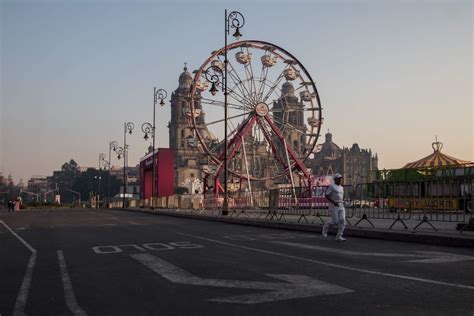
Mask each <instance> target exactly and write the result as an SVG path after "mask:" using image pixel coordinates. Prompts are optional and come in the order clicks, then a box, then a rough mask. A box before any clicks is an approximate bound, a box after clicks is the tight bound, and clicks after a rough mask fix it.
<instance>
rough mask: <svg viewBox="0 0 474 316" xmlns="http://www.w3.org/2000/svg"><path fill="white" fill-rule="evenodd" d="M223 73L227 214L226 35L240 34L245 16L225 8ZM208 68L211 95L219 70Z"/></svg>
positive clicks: (226, 209)
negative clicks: (231, 30)
mask: <svg viewBox="0 0 474 316" xmlns="http://www.w3.org/2000/svg"><path fill="white" fill-rule="evenodd" d="M224 14H225V17H224V73H222V72H221V74H222V83H223V92H224V156H225V159H224V203H223V205H222V215H227V214H228V213H229V203H228V198H227V159H228V155H227V64H228V60H227V35H230V29H231V28H233V29H235V32H234V33H233V34H232V36H234V37H235V38H236V39H237V40H238V39H239V38H240V37H241V36H242V34H241V33H240V28H241V27H243V26H244V24H245V18H244V16H243V15H242V13H240V12H238V11H232V12H230V13H229V14H227V9H226V10H225V12H224ZM210 68H212V69H213V71H214V73H213V74H210V73H209V71H210ZM210 68H208V69H207V70H206V72H205V76H206V79H207V80H208V81H209V82H210V83H212V86H211V89H210V90H209V92H211V94H212V95H215V94H216V93H217V88H216V85H217V84H218V83H219V71H218V70H217V69H216V68H213V67H212V66H211V67H210Z"/></svg>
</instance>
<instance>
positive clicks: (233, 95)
mask: <svg viewBox="0 0 474 316" xmlns="http://www.w3.org/2000/svg"><path fill="white" fill-rule="evenodd" d="M227 93H228V95H229V96H230V97H231V98H232V99H234V100H235V101H237V102H239V103H241V104H243V105H245V109H246V110H250V109H251V108H252V106H251V104H250V102H249V100H248V99H246V98H245V97H244V96H242V95H240V94H239V93H238V92H236V91H235V86H234V87H233V88H232V89H230V90H227Z"/></svg>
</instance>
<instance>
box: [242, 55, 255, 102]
mask: <svg viewBox="0 0 474 316" xmlns="http://www.w3.org/2000/svg"><path fill="white" fill-rule="evenodd" d="M246 50H247V55H249V56H251V54H250V51H249V48H248V47H246ZM245 66H246V67H245V73H246V74H247V80H249V86H250V92H251V93H252V100H253V101H254V103H257V99H256V97H257V86H256V84H255V76H254V74H253V67H252V58H250V61H249V63H248V64H246V65H245Z"/></svg>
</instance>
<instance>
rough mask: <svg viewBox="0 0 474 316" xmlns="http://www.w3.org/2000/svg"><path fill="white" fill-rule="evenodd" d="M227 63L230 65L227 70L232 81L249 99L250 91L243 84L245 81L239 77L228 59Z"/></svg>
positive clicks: (250, 96)
mask: <svg viewBox="0 0 474 316" xmlns="http://www.w3.org/2000/svg"><path fill="white" fill-rule="evenodd" d="M227 65H228V66H230V70H229V71H228V74H229V77H230V78H231V79H232V80H233V81H234V84H236V85H237V86H238V87H239V88H240V91H241V93H242V94H243V95H244V96H245V95H247V96H248V98H247V99H248V100H249V101H251V100H252V99H251V98H252V93H251V92H250V90H249V89H248V87H247V85H246V84H245V81H244V80H242V78H240V76H239V73H238V72H237V71H236V70H235V68H234V66H233V65H232V63H231V62H230V61H228V63H227Z"/></svg>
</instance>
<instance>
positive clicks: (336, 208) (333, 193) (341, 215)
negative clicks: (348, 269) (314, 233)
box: [322, 173, 346, 241]
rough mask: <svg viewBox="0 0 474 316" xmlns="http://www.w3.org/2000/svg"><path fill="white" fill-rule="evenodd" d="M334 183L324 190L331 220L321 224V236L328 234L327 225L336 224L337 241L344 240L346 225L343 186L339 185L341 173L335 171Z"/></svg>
mask: <svg viewBox="0 0 474 316" xmlns="http://www.w3.org/2000/svg"><path fill="white" fill-rule="evenodd" d="M333 178H334V183H333V184H331V185H330V186H329V187H328V188H327V190H326V194H325V196H326V199H327V200H328V201H329V212H330V213H331V220H330V221H329V222H327V223H325V224H324V225H323V233H322V234H323V237H327V236H328V230H329V227H331V226H334V225H337V235H336V240H337V241H345V240H346V239H345V238H343V237H342V234H343V233H344V228H345V227H346V209H345V208H344V188H343V187H342V185H341V181H342V175H341V174H339V173H336V174H335V175H334V176H333Z"/></svg>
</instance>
